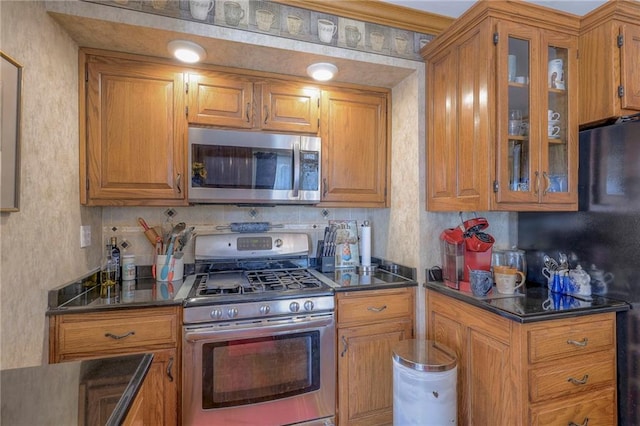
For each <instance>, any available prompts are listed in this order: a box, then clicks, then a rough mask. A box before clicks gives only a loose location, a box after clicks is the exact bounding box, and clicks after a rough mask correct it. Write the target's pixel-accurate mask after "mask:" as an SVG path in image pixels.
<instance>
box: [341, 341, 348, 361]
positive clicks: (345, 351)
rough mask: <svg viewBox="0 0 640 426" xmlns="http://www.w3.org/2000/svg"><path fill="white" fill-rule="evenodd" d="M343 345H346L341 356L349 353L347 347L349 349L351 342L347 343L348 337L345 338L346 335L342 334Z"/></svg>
mask: <svg viewBox="0 0 640 426" xmlns="http://www.w3.org/2000/svg"><path fill="white" fill-rule="evenodd" d="M342 345H343V346H344V349H343V350H342V352H341V353H340V358H343V357H344V354H346V353H347V349H349V344H348V343H347V339H345V338H344V336H342Z"/></svg>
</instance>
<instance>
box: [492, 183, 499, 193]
mask: <svg viewBox="0 0 640 426" xmlns="http://www.w3.org/2000/svg"><path fill="white" fill-rule="evenodd" d="M498 189H500V185H499V184H498V181H497V180H494V181H493V192H498Z"/></svg>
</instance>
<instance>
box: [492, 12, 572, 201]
mask: <svg viewBox="0 0 640 426" xmlns="http://www.w3.org/2000/svg"><path fill="white" fill-rule="evenodd" d="M498 29H499V31H498V32H497V37H496V41H497V55H498V57H497V61H498V67H497V69H498V72H497V74H496V78H497V82H496V89H497V90H496V94H497V99H496V101H497V109H496V114H497V119H496V126H497V129H496V130H497V132H496V134H497V149H496V155H497V158H496V181H495V182H494V191H495V192H496V201H497V203H498V205H500V206H501V207H504V208H505V209H512V210H517V209H518V206H522V205H524V204H528V205H529V207H531V206H534V205H535V204H540V203H558V204H564V203H571V202H575V200H576V199H577V196H576V193H575V189H574V188H577V182H576V178H577V144H576V138H577V126H576V125H575V124H574V123H575V112H573V113H572V112H571V111H576V109H575V105H574V106H572V105H571V102H572V100H571V98H570V96H569V93H570V91H571V92H573V91H575V88H576V87H577V86H576V82H575V80H574V79H573V76H574V75H575V66H576V65H575V64H574V61H575V52H576V51H575V48H576V47H575V43H573V45H572V44H571V43H569V42H568V40H566V39H563V40H556V39H554V37H551V36H549V35H548V34H547V32H546V31H543V30H539V29H536V28H528V27H524V26H516V25H513V24H510V23H501V24H499V25H498ZM571 55H574V56H573V57H572V56H571ZM570 88H571V89H570ZM574 97H575V96H574ZM572 200H573V201H572ZM509 206H511V207H509Z"/></svg>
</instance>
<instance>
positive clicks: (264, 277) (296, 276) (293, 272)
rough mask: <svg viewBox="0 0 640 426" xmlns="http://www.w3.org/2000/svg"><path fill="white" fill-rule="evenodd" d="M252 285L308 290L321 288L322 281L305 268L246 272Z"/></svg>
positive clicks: (270, 288)
mask: <svg viewBox="0 0 640 426" xmlns="http://www.w3.org/2000/svg"><path fill="white" fill-rule="evenodd" d="M245 275H246V277H247V279H248V280H249V283H250V284H251V285H252V286H259V285H262V287H264V288H265V289H266V290H267V291H269V290H271V291H278V290H279V291H282V290H306V289H314V288H320V287H322V285H321V284H320V281H319V280H318V279H317V278H315V277H313V276H312V275H311V274H310V273H309V272H308V271H307V270H305V269H282V270H267V271H250V272H247V273H246V274H245Z"/></svg>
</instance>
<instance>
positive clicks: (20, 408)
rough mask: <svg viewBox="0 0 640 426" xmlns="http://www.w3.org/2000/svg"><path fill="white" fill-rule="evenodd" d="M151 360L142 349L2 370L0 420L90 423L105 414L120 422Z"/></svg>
mask: <svg viewBox="0 0 640 426" xmlns="http://www.w3.org/2000/svg"><path fill="white" fill-rule="evenodd" d="M152 360H153V355H151V354H147V355H144V354H143V355H129V356H118V357H113V358H104V359H96V360H89V361H72V362H63V363H60V364H47V365H41V366H36V367H26V368H16V369H9V370H2V371H0V385H1V386H2V397H1V399H2V408H1V410H0V413H1V414H0V424H3V425H7V426H8V425H16V426H22V425H24V426H27V425H29V426H32V425H65V426H74V425H92V424H96V420H97V419H98V418H99V417H107V416H108V420H107V421H106V423H105V424H106V425H107V426H116V425H121V424H122V422H123V420H124V419H125V417H126V416H127V413H128V412H129V408H130V407H131V404H132V402H133V400H134V399H135V397H136V395H137V394H138V391H139V389H140V387H141V386H142V383H143V381H144V378H145V377H146V375H147V371H148V370H149V366H150V365H151V361H152ZM105 395H108V400H107V399H106V398H107V397H105ZM105 410H108V411H105Z"/></svg>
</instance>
